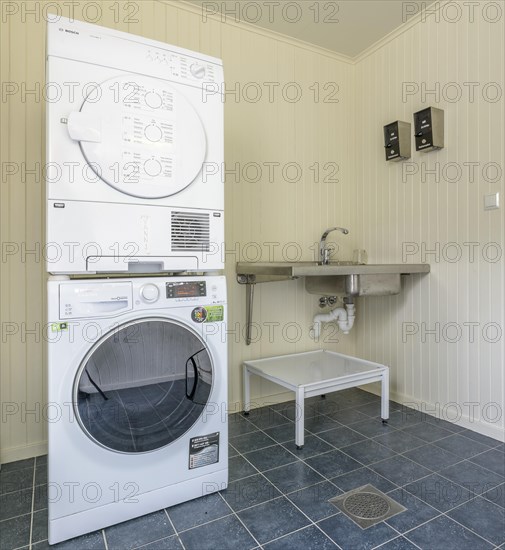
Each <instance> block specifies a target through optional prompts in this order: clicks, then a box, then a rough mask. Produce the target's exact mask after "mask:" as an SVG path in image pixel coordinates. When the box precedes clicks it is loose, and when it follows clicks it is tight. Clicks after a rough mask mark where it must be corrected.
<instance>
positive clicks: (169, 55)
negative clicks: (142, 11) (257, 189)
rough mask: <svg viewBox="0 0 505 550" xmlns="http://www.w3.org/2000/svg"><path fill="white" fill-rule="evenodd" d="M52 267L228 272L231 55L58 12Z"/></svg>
mask: <svg viewBox="0 0 505 550" xmlns="http://www.w3.org/2000/svg"><path fill="white" fill-rule="evenodd" d="M46 76H47V83H46V86H45V93H44V95H45V98H46V102H47V163H46V170H45V172H46V182H47V236H46V237H47V244H46V259H47V271H48V272H50V273H55V274H56V273H74V274H79V273H103V272H125V273H127V272H137V273H138V272H144V273H145V272H148V273H149V272H155V271H172V272H175V271H212V270H218V269H222V268H223V258H222V245H223V241H224V214H223V210H224V182H223V179H222V164H223V159H224V153H223V147H224V146H223V139H224V138H223V135H224V134H223V100H222V94H221V91H222V82H223V67H222V62H221V60H219V59H216V58H213V57H209V56H205V55H203V54H200V53H196V52H192V51H189V50H184V49H181V48H177V47H175V46H170V45H167V44H164V43H161V42H156V41H153V40H148V39H145V38H141V37H138V36H135V35H131V34H127V33H123V32H119V31H115V30H112V29H107V28H103V27H99V26H96V25H91V24H88V23H83V22H80V21H75V20H69V19H65V18H62V17H54V18H53V19H51V20H50V21H49V22H48V29H47V75H46Z"/></svg>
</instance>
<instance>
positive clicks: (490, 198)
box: [484, 193, 500, 210]
mask: <svg viewBox="0 0 505 550" xmlns="http://www.w3.org/2000/svg"><path fill="white" fill-rule="evenodd" d="M496 208H500V193H493V194H491V195H484V210H495V209H496Z"/></svg>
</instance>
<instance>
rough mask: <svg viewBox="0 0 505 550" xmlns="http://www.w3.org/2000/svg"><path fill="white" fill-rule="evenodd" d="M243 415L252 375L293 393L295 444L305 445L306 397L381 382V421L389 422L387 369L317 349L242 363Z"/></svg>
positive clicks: (246, 407)
mask: <svg viewBox="0 0 505 550" xmlns="http://www.w3.org/2000/svg"><path fill="white" fill-rule="evenodd" d="M243 367H244V414H245V415H248V414H249V411H250V406H251V389H250V378H251V375H252V374H255V375H257V376H261V377H262V378H265V379H266V380H270V381H271V382H275V383H276V384H279V385H280V386H283V387H285V388H288V389H289V390H292V391H294V392H295V395H296V409H297V414H296V417H295V443H296V447H297V449H301V448H302V447H303V443H304V423H305V411H304V408H305V403H304V401H305V398H307V397H314V396H316V395H324V394H327V393H330V392H333V391H338V390H344V389H346V388H353V387H355V386H361V385H363V384H369V383H371V382H381V418H382V421H383V422H387V420H388V419H389V367H387V366H385V365H380V364H379V363H372V362H371V361H365V360H364V359H359V358H357V357H351V356H349V355H342V354H341V353H336V352H333V351H326V350H318V351H309V352H305V353H295V354H292V355H281V356H278V357H269V358H266V359H256V360H254V361H244V364H243Z"/></svg>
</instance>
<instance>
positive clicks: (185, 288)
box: [166, 281, 207, 299]
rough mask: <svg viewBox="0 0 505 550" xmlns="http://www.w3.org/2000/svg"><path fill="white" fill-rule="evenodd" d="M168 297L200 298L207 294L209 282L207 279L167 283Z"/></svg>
mask: <svg viewBox="0 0 505 550" xmlns="http://www.w3.org/2000/svg"><path fill="white" fill-rule="evenodd" d="M166 289H167V298H169V299H171V298H175V299H177V298H179V299H180V298H200V297H201V296H207V284H206V282H205V281H188V282H186V281H184V282H182V281H181V282H174V283H167V284H166Z"/></svg>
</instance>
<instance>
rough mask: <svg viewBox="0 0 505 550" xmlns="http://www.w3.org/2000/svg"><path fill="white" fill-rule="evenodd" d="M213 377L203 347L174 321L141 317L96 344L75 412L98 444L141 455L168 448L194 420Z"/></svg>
mask: <svg viewBox="0 0 505 550" xmlns="http://www.w3.org/2000/svg"><path fill="white" fill-rule="evenodd" d="M213 379H214V370H213V365H212V359H211V357H210V355H209V353H208V351H207V348H206V346H205V344H204V343H203V340H202V339H201V338H200V337H199V336H198V335H197V334H196V333H195V332H193V331H192V330H190V329H188V328H187V327H185V326H183V325H181V324H179V323H177V322H175V321H171V320H167V319H163V318H146V319H141V320H137V321H135V322H132V323H128V324H125V325H122V326H120V327H119V328H117V329H115V330H113V331H112V332H111V333H109V334H107V335H106V336H105V337H103V338H102V339H101V340H100V341H98V342H97V343H96V344H95V345H94V346H93V348H92V349H91V350H90V351H89V353H88V354H87V355H86V357H85V358H84V360H83V362H82V363H81V365H80V367H79V369H78V372H77V375H76V378H75V383H74V408H75V413H76V416H77V419H78V421H79V424H80V426H81V428H82V429H83V430H84V432H85V433H86V434H87V435H88V436H89V437H90V438H91V439H92V440H94V441H95V442H96V443H98V444H99V445H101V446H103V447H106V448H108V449H111V450H112V451H117V452H122V453H143V452H148V451H154V450H155V449H159V448H161V447H164V446H166V445H169V444H170V443H172V442H173V441H175V440H176V439H178V438H179V437H181V436H182V435H183V434H184V433H186V432H187V431H188V430H189V429H190V428H191V427H192V426H193V425H194V424H195V422H196V421H197V420H198V418H199V417H200V415H201V414H202V412H203V409H204V407H205V405H206V403H207V402H208V400H209V397H210V393H211V389H212V383H213Z"/></svg>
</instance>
